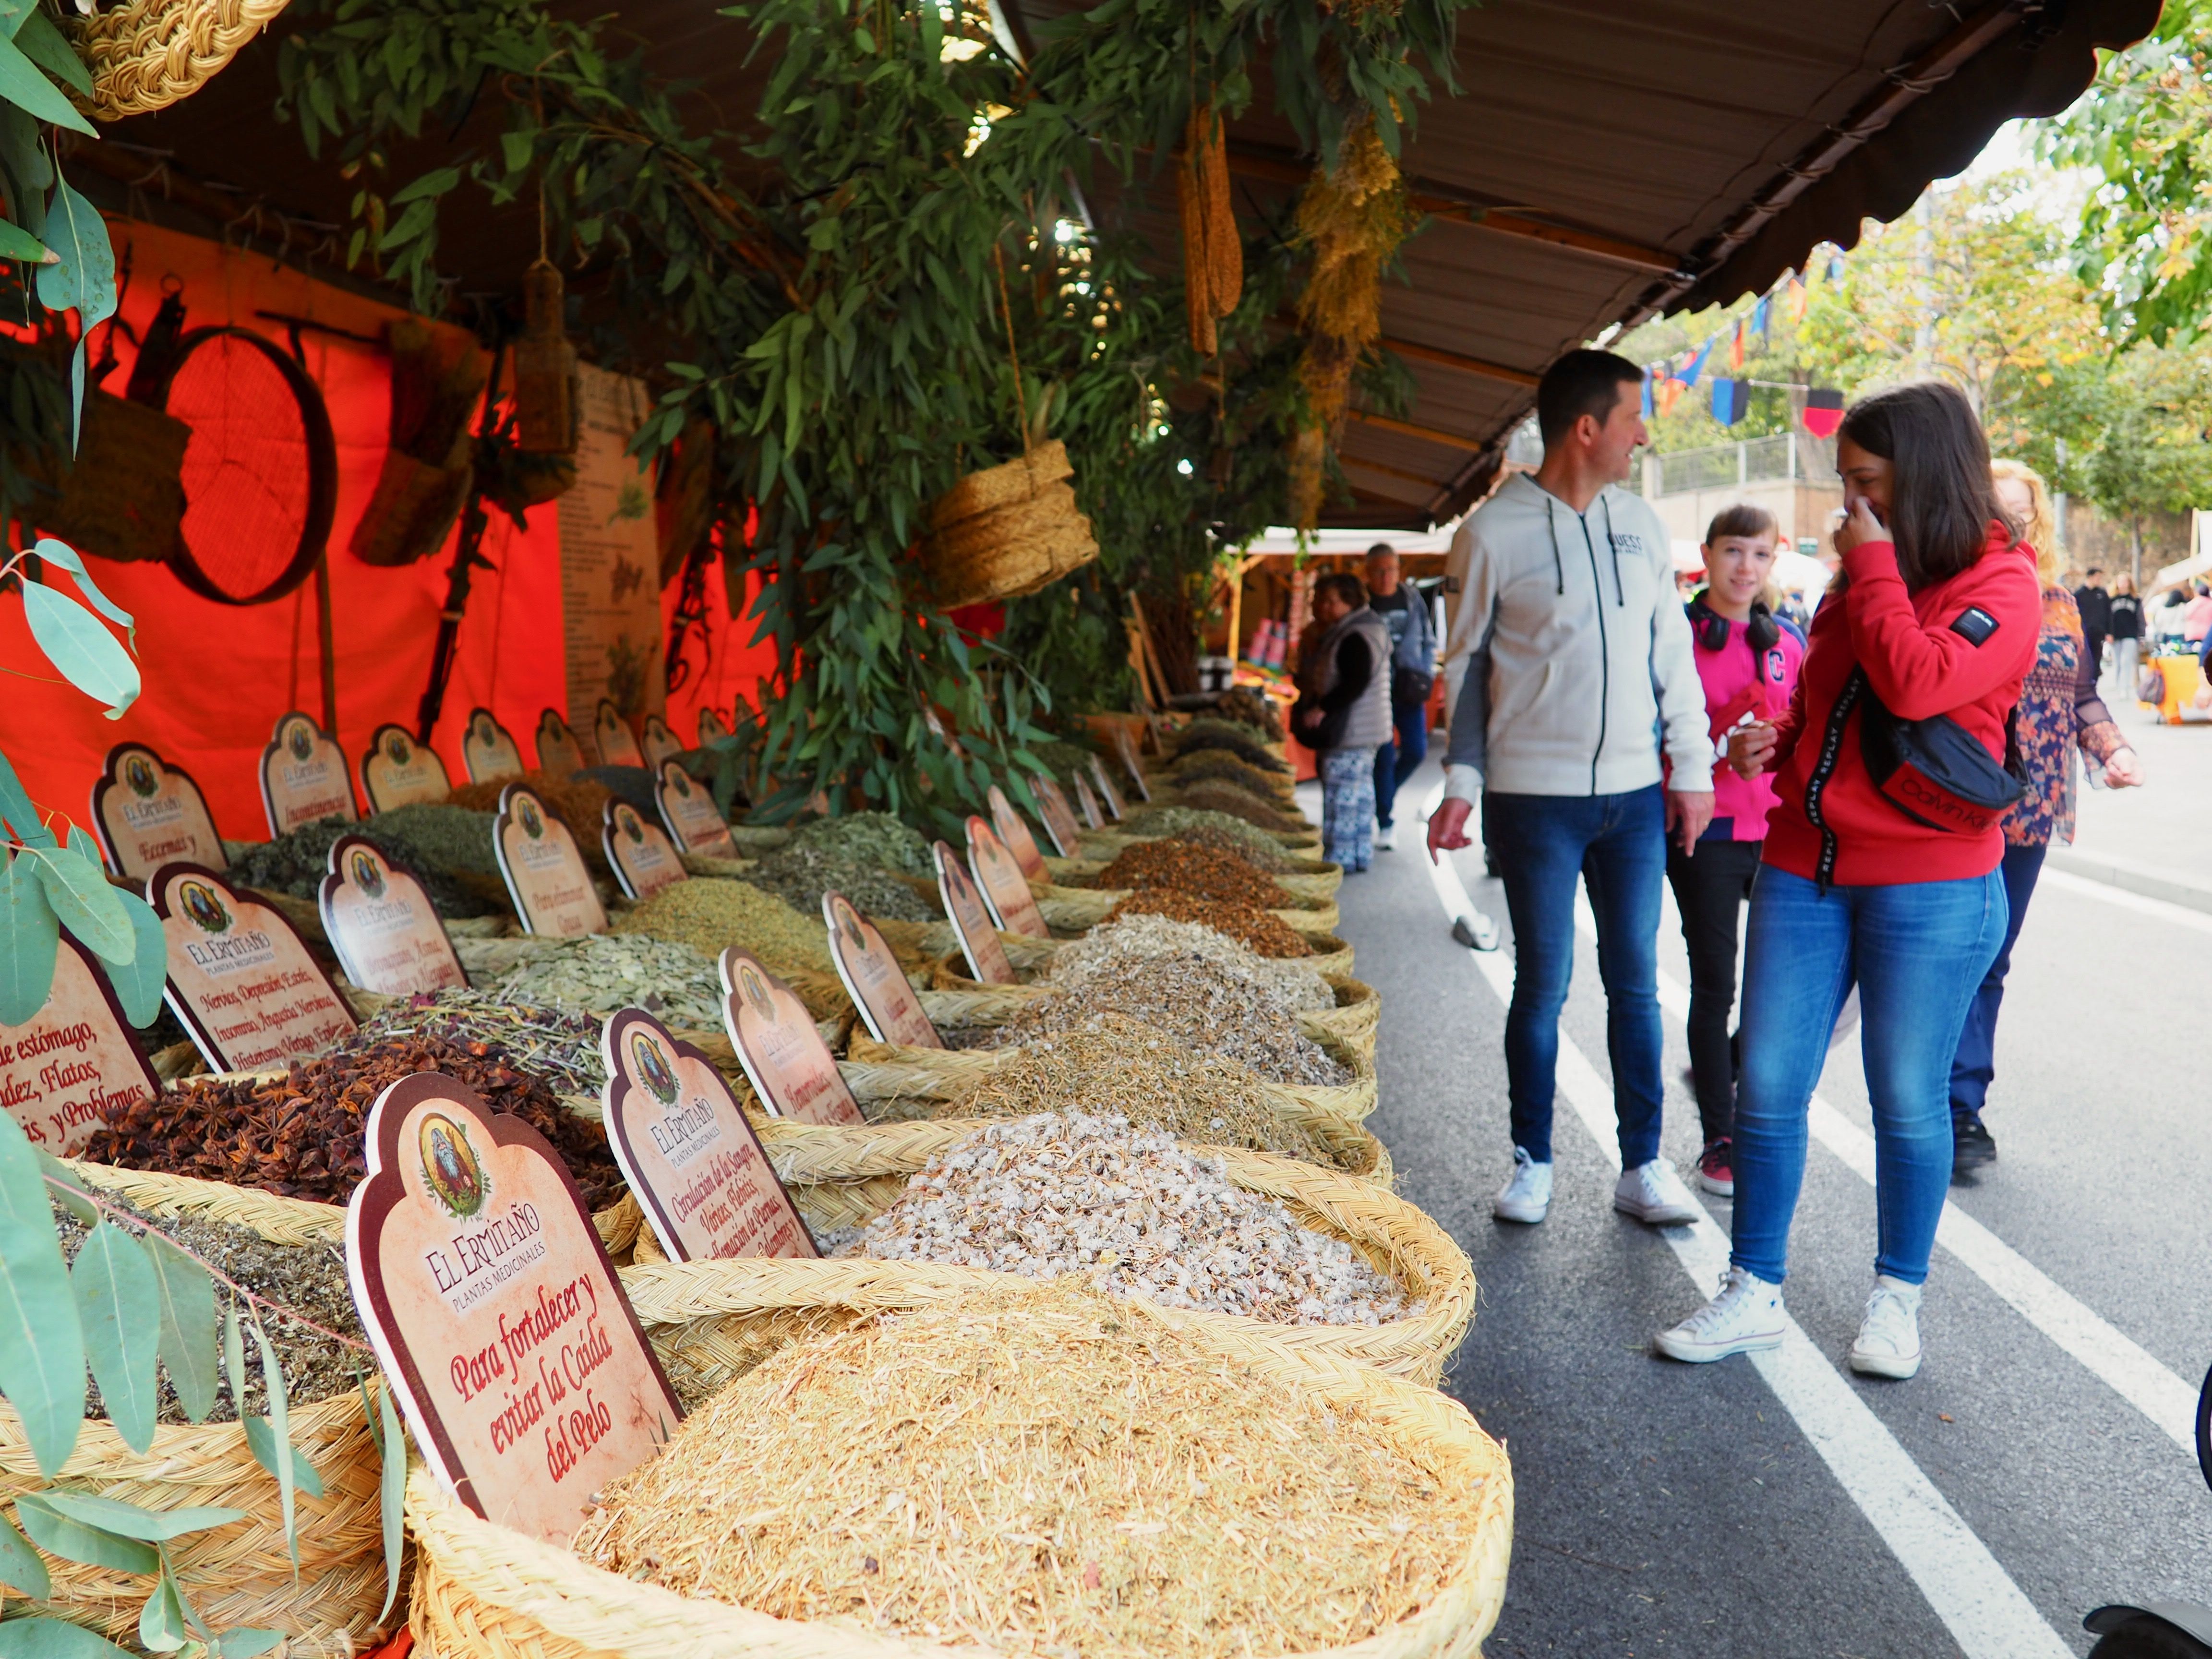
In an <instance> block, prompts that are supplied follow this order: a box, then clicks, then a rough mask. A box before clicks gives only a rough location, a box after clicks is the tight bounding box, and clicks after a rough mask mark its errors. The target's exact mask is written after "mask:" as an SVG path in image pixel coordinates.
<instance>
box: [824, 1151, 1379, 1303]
mask: <svg viewBox="0 0 2212 1659" xmlns="http://www.w3.org/2000/svg"><path fill="white" fill-rule="evenodd" d="M822 1243H823V1247H824V1249H825V1252H826V1253H827V1254H829V1255H836V1256H866V1257H870V1258H872V1259H873V1260H876V1261H939V1262H948V1263H951V1264H952V1265H954V1266H957V1267H984V1268H988V1269H990V1270H991V1271H992V1272H994V1273H1020V1274H1021V1275H1023V1276H1024V1278H1029V1279H1056V1278H1058V1277H1059V1276H1060V1275H1061V1274H1062V1273H1089V1274H1091V1276H1092V1277H1093V1279H1094V1280H1095V1282H1097V1284H1098V1285H1101V1286H1102V1287H1103V1288H1104V1289H1106V1290H1108V1291H1112V1292H1114V1293H1115V1294H1116V1295H1121V1296H1141V1297H1145V1298H1146V1300H1147V1301H1152V1302H1157V1303H1159V1304H1162V1305H1163V1306H1165V1307H1170V1308H1185V1309H1190V1310H1194V1311H1198V1312H1203V1313H1221V1314H1243V1315H1246V1316H1249V1317H1251V1318H1255V1319H1265V1320H1271V1321H1273V1322H1277V1323H1279V1324H1285V1325H1380V1324H1382V1323H1383V1322H1386V1321H1389V1320H1393V1319H1399V1318H1402V1317H1404V1316H1407V1314H1408V1313H1413V1312H1418V1311H1419V1310H1420V1308H1421V1306H1422V1304H1420V1303H1419V1302H1409V1301H1408V1299H1407V1295H1406V1290H1405V1287H1404V1286H1403V1285H1401V1284H1399V1283H1398V1282H1397V1280H1395V1279H1391V1278H1390V1277H1389V1276H1388V1275H1387V1274H1383V1273H1377V1272H1376V1271H1375V1269H1374V1268H1372V1267H1369V1266H1368V1265H1367V1264H1366V1263H1365V1262H1364V1261H1361V1260H1360V1259H1359V1257H1358V1255H1355V1254H1354V1253H1353V1251H1352V1247H1351V1246H1350V1245H1349V1244H1347V1243H1345V1242H1344V1241H1343V1240H1342V1239H1339V1238H1331V1237H1328V1236H1327V1235H1326V1234H1322V1233H1317V1232H1315V1231H1311V1230H1310V1229H1309V1228H1305V1227H1302V1226H1300V1225H1298V1223H1297V1220H1296V1219H1295V1218H1293V1217H1292V1216H1291V1212H1289V1211H1288V1210H1286V1209H1285V1208H1284V1207H1283V1206H1281V1205H1280V1204H1279V1203H1277V1202H1276V1201H1275V1200H1273V1199H1269V1198H1262V1197H1261V1196H1259V1195H1258V1194H1254V1193H1248V1192H1246V1191H1245V1190H1244V1189H1243V1188H1241V1187H1239V1186H1237V1184H1236V1183H1235V1182H1232V1181H1231V1180H1230V1179H1229V1177H1228V1176H1226V1175H1225V1174H1224V1173H1223V1172H1222V1168H1221V1165H1220V1164H1218V1163H1215V1162H1214V1161H1213V1160H1212V1159H1210V1158H1205V1157H1203V1156H1202V1155H1200V1154H1198V1153H1195V1152H1192V1151H1190V1150H1189V1149H1188V1148H1187V1147H1185V1146H1182V1145H1180V1144H1179V1143H1178V1142H1177V1141H1176V1139H1175V1137H1174V1136H1172V1135H1169V1134H1164V1133H1160V1132H1159V1131H1158V1130H1153V1129H1146V1130H1138V1129H1132V1128H1131V1127H1129V1125H1128V1123H1127V1121H1124V1120H1122V1119H1121V1118H1112V1117H1094V1116H1091V1115H1090V1114H1088V1113H1084V1112H1066V1113H1040V1114H1039V1115H1036V1116H1035V1117H1025V1118H1016V1119H1013V1120H1012V1121H1008V1122H1005V1123H994V1124H992V1125H990V1126H989V1127H986V1128H982V1129H979V1130H977V1131H976V1132H975V1133H974V1134H972V1135H969V1136H968V1137H967V1138H966V1139H963V1140H961V1141H958V1142H957V1143H956V1144H955V1145H953V1146H950V1147H947V1148H946V1149H945V1151H944V1152H939V1154H938V1155H937V1156H936V1157H935V1158H932V1159H930V1161H929V1162H928V1164H927V1165H925V1166H924V1167H923V1169H922V1170H921V1172H920V1173H919V1174H917V1175H915V1176H914V1177H913V1178H912V1179H911V1180H909V1181H908V1182H907V1189H906V1194H905V1195H904V1196H903V1197H902V1198H901V1199H900V1200H899V1201H898V1202H897V1203H896V1204H894V1205H893V1206H891V1207H890V1209H888V1210H886V1211H884V1212H883V1214H881V1215H879V1216H878V1217H877V1218H875V1219H874V1220H872V1221H871V1222H869V1223H868V1224H867V1225H866V1226H864V1227H859V1228H840V1229H837V1230H836V1231H834V1232H831V1233H828V1234H825V1235H824V1236H823V1240H822Z"/></svg>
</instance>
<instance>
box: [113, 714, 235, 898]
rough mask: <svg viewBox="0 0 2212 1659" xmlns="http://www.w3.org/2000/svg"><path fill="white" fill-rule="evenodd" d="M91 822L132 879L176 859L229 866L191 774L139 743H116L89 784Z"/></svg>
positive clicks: (115, 865) (121, 872)
mask: <svg viewBox="0 0 2212 1659" xmlns="http://www.w3.org/2000/svg"><path fill="white" fill-rule="evenodd" d="M92 822H93V827H94V829H98V830H99V831H100V845H101V846H102V847H103V848H105V849H106V853H107V864H108V867H109V868H110V869H112V870H113V871H114V872H115V873H116V874H118V875H119V876H125V877H127V878H130V879H131V880H133V881H137V880H142V879H143V878H145V877H148V876H150V875H152V874H153V873H154V872H155V871H156V870H158V869H160V868H161V866H163V865H165V864H172V863H175V862H178V861H179V860H181V861H183V862H185V863H188V864H200V865H205V866H207V867H208V868H209V869H210V870H227V869H228V868H229V867H230V860H228V858H227V857H225V856H224V854H223V850H222V836H218V835H216V832H215V819H214V818H213V817H211V816H210V814H209V812H208V809H207V798H206V797H205V796H204V795H203V794H201V793H200V787H199V785H197V783H194V782H193V781H192V775H191V773H189V772H187V771H185V769H183V768H181V767H176V766H171V765H169V764H168V763H167V762H165V761H164V760H162V758H161V757H160V756H159V755H157V754H155V752H154V751H153V750H150V749H149V748H147V747H146V745H145V744H142V743H118V744H116V745H115V747H114V748H112V749H111V750H108V751H107V765H106V768H105V769H103V770H102V771H101V773H100V781H99V782H98V783H95V784H94V785H93V787H92Z"/></svg>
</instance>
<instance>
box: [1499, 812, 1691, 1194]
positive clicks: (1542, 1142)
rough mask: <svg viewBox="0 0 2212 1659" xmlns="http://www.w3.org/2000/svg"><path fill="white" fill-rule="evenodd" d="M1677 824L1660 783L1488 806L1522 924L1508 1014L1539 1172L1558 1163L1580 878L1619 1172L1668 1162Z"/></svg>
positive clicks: (1520, 1114) (1520, 1107) (1516, 1119)
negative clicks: (1665, 1018) (1563, 1025)
mask: <svg viewBox="0 0 2212 1659" xmlns="http://www.w3.org/2000/svg"><path fill="white" fill-rule="evenodd" d="M1666 821H1667V813H1666V808H1665V806H1664V805H1663V804H1662V799H1661V795H1660V791H1659V786H1658V785H1657V784H1656V783H1655V784H1653V785H1652V786H1651V787H1649V788H1648V789H1638V790H1634V791H1632V792H1631V793H1627V794H1625V795H1505V794H1498V793H1487V792H1486V793H1485V794H1484V795H1483V798H1482V832H1483V842H1484V844H1485V845H1486V847H1488V848H1490V849H1491V850H1492V853H1493V854H1495V856H1496V859H1497V860H1498V866H1499V872H1498V873H1499V875H1500V876H1501V877H1502V878H1503V879H1504V883H1505V908H1506V910H1507V912H1508V913H1509V914H1510V915H1511V916H1512V918H1513V1001H1512V1005H1511V1006H1510V1007H1509V1008H1508V1009H1507V1010H1506V1014H1505V1078H1506V1097H1507V1100H1508V1102H1509V1103H1510V1108H1511V1120H1512V1125H1513V1144H1514V1145H1515V1146H1520V1147H1522V1148H1524V1149H1526V1151H1527V1152H1528V1156H1529V1157H1530V1158H1534V1159H1535V1160H1536V1161H1537V1162H1538V1163H1539V1164H1548V1163H1550V1162H1551V1160H1552V1096H1553V1074H1554V1073H1555V1072H1556V1071H1557V1069H1558V1065H1559V1010H1560V1009H1561V1008H1562V1007H1564V1006H1565V1005H1566V1000H1567V986H1568V983H1569V981H1571V979H1572V977H1573V975H1574V969H1575V878H1576V877H1577V876H1580V877H1581V878H1583V881H1584V882H1585V883H1586V884H1588V886H1589V901H1590V908H1591V909H1592V910H1593V911H1595V913H1596V916H1597V966H1598V975H1599V977H1600V978H1601V980H1602V981H1604V984H1605V1002H1606V1017H1605V1050H1606V1056H1607V1059H1608V1060H1611V1061H1612V1063H1613V1115H1614V1116H1615V1117H1616V1118H1618V1119H1619V1120H1620V1161H1621V1163H1622V1164H1624V1165H1626V1167H1628V1168H1630V1169H1633V1168H1635V1167H1636V1166H1637V1165H1638V1164H1649V1163H1650V1161H1651V1160H1652V1159H1653V1158H1656V1157H1658V1156H1659V1109H1660V1102H1661V1098H1662V1097H1661V1088H1662V1085H1661V1083H1660V1050H1661V1042H1662V1039H1661V1036H1660V1030H1659V889H1660V884H1661V881H1662V879H1663V878H1664V876H1665V872H1666V868H1667V841H1666Z"/></svg>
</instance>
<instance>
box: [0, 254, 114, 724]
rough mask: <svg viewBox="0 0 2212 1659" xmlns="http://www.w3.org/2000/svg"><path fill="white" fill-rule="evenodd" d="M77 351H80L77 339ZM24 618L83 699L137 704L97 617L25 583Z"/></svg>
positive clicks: (111, 715)
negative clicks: (81, 693)
mask: <svg viewBox="0 0 2212 1659" xmlns="http://www.w3.org/2000/svg"><path fill="white" fill-rule="evenodd" d="M54 268H55V267H53V266H52V265H49V266H47V267H46V269H47V270H53V269H54ZM77 349H78V351H79V352H80V353H82V350H83V349H84V343H83V342H82V341H81V340H80V341H79V342H78V343H77ZM80 396H82V392H80ZM71 442H72V443H74V442H75V439H74V438H72V439H71ZM23 619H24V620H25V621H26V622H27V623H30V625H31V637H32V638H33V640H35V641H37V642H38V647H39V649H40V650H41V651H43V652H45V653H46V660H47V661H48V662H50V663H52V664H53V665H54V666H55V667H56V668H58V669H59V670H61V672H62V678H64V679H66V680H67V681H68V682H69V683H70V684H71V685H74V686H75V687H76V689H77V690H80V691H82V692H83V693H84V694H85V696H88V697H94V698H97V699H98V700H99V701H100V702H104V703H106V704H107V705H108V710H107V718H108V719H110V720H120V719H121V718H122V716H123V711H124V710H125V709H126V708H130V707H131V704H132V703H134V702H137V701H138V691H139V679H138V665H137V663H135V662H133V661H131V653H129V652H128V651H125V649H124V648H123V647H121V646H119V645H118V644H117V643H116V642H115V635H112V634H111V633H109V632H108V631H107V630H106V629H105V628H102V627H101V626H100V620H99V618H98V617H94V615H93V614H92V612H91V611H88V610H86V609H85V608H84V607H83V606H82V605H79V604H78V603H77V602H76V600H75V599H70V598H68V597H66V596H65V595H64V594H60V593H57V592H55V591H54V590H53V589H52V588H51V587H48V586H46V584H45V583H44V582H32V581H27V582H25V583H24V584H23Z"/></svg>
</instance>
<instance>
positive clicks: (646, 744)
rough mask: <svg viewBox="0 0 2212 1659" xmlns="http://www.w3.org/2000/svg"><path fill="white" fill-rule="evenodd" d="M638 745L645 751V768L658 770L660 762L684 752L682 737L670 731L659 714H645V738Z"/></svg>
mask: <svg viewBox="0 0 2212 1659" xmlns="http://www.w3.org/2000/svg"><path fill="white" fill-rule="evenodd" d="M640 746H641V748H642V749H643V750H644V751H645V763H646V766H647V769H649V770H652V771H655V772H658V771H659V769H660V763H661V762H663V761H665V760H666V759H668V758H669V757H671V756H673V755H680V754H682V753H683V752H684V739H683V738H679V737H678V736H677V735H676V734H675V733H674V732H671V731H670V730H669V729H668V722H667V721H666V720H663V719H661V718H660V716H659V715H658V714H647V716H646V717H645V738H644V740H643V742H642V743H641V745H640Z"/></svg>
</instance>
